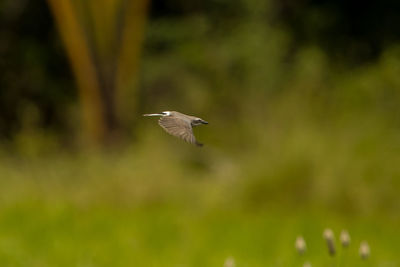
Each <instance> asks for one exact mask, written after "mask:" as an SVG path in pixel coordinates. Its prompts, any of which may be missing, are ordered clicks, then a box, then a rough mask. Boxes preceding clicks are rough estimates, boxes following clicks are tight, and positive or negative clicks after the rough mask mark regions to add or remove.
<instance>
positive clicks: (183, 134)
mask: <svg viewBox="0 0 400 267" xmlns="http://www.w3.org/2000/svg"><path fill="white" fill-rule="evenodd" d="M143 116H159V117H160V119H159V120H158V124H159V125H160V126H161V127H162V128H163V129H164V130H165V131H166V132H167V133H169V134H171V135H173V136H176V137H179V138H181V139H183V140H185V141H186V142H188V143H191V144H195V145H197V146H202V145H203V144H201V143H199V142H197V140H196V138H195V136H194V134H193V127H194V126H198V125H202V124H208V122H206V121H204V120H203V119H200V118H197V117H194V116H189V115H186V114H183V113H180V112H177V111H163V112H161V113H154V114H144V115H143Z"/></svg>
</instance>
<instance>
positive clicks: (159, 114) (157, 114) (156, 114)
mask: <svg viewBox="0 0 400 267" xmlns="http://www.w3.org/2000/svg"><path fill="white" fill-rule="evenodd" d="M163 115H164V114H161V113H153V114H143V116H146V117H152V116H163Z"/></svg>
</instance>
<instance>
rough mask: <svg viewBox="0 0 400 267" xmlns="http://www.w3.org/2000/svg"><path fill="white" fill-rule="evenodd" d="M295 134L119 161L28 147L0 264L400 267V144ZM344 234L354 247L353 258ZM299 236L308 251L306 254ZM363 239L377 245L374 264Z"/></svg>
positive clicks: (168, 143) (7, 201)
mask: <svg viewBox="0 0 400 267" xmlns="http://www.w3.org/2000/svg"><path fill="white" fill-rule="evenodd" d="M293 134H294V135H295V136H296V138H295V139H291V138H290V136H292V134H290V135H286V136H285V135H281V136H280V139H279V145H278V144H276V143H273V142H266V143H265V144H264V145H263V144H262V143H261V144H260V145H259V146H258V148H252V149H251V150H250V149H246V148H244V149H243V151H244V152H243V153H236V154H234V153H232V152H229V153H228V152H226V153H225V152H223V150H222V149H219V148H217V147H213V146H212V145H208V146H206V147H204V148H203V149H200V150H199V149H197V148H195V147H191V146H187V145H186V144H184V143H181V142H180V141H179V140H175V139H169V136H164V135H163V133H162V132H161V131H160V132H158V131H154V133H152V132H150V134H149V135H147V137H144V135H143V136H141V137H139V138H140V139H141V145H136V146H133V147H129V148H126V149H123V150H122V151H121V150H120V151H118V152H117V151H111V152H108V153H106V152H101V153H97V152H93V151H92V152H90V151H89V152H57V153H56V152H54V154H51V153H50V154H47V155H36V154H35V149H33V148H32V147H33V146H29V145H27V144H25V145H24V147H31V148H32V149H30V150H26V151H25V154H24V155H23V156H21V155H18V156H17V155H14V156H13V155H10V154H6V153H3V155H2V156H1V161H0V162H1V166H0V175H1V179H0V265H1V266H223V264H224V261H225V259H226V258H228V257H233V258H234V259H235V262H236V266H249V267H252V266H302V265H303V263H304V262H305V261H309V262H310V263H311V264H312V266H399V264H400V256H399V254H398V253H399V251H400V243H399V240H400V231H399V213H398V211H399V207H398V203H399V202H398V201H397V200H398V196H397V192H398V190H397V189H396V188H397V184H396V183H398V182H397V180H396V173H397V171H398V169H399V167H398V166H395V165H392V163H393V162H392V161H390V160H388V159H389V158H395V155H396V153H395V151H396V149H393V150H385V149H383V148H384V147H385V144H387V143H389V142H390V143H391V144H392V145H393V140H394V139H386V140H380V144H381V145H382V146H373V148H372V147H371V146H360V145H350V144H348V143H345V144H341V145H340V142H339V141H338V140H337V139H334V138H333V137H332V136H333V134H332V135H331V137H332V139H331V141H332V140H335V142H326V140H325V139H321V136H328V137H326V138H330V137H329V135H326V134H325V133H324V135H318V134H317V133H316V132H307V133H306V134H301V133H299V132H295V131H294V133H293ZM318 136H319V138H318ZM207 138H208V139H209V140H212V136H209V137H207V136H203V140H204V139H207ZM157 140H162V141H157ZM290 140H291V141H290ZM346 140H351V139H346ZM371 140H375V139H373V138H372V139H371ZM371 140H370V142H368V144H370V143H371ZM27 142H28V141H27ZM386 142H387V143H386ZM311 143H312V144H313V146H308V145H307V144H311ZM266 144H267V145H266ZM277 148H280V149H277ZM392 148H393V146H392ZM171 149H172V150H174V151H175V152H177V153H170V150H171ZM323 151H330V153H329V154H326V157H321V155H325V153H324V152H323ZM360 151H362V153H361V152H360ZM388 153H389V155H388ZM390 153H391V154H390ZM366 155H367V156H368V157H367V156H366ZM381 174H382V175H381ZM363 176H365V177H363ZM389 177H393V178H392V179H389ZM385 179H386V180H385ZM386 183H390V184H386ZM327 227H329V228H332V229H333V230H334V232H335V234H336V244H337V246H338V255H337V256H336V257H334V258H331V257H329V256H328V252H327V249H326V246H325V242H324V240H323V237H322V232H323V230H324V229H325V228H327ZM342 229H347V230H348V231H349V233H350V235H351V238H352V243H351V245H350V247H349V248H348V249H347V250H342V249H341V248H340V245H339V241H338V240H337V237H338V235H339V233H340V231H341V230H342ZM298 235H303V236H304V238H305V240H306V242H307V247H308V250H307V252H306V253H305V255H302V256H299V255H298V254H297V252H296V250H295V248H294V242H295V239H296V237H297V236H298ZM362 240H366V241H368V243H369V245H370V247H371V255H370V258H369V259H368V260H366V261H362V260H361V259H360V258H359V255H358V248H359V244H360V242H361V241H362Z"/></svg>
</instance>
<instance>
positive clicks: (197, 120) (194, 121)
mask: <svg viewBox="0 0 400 267" xmlns="http://www.w3.org/2000/svg"><path fill="white" fill-rule="evenodd" d="M202 124H208V122H206V121H205V120H203V119H200V118H194V119H193V120H192V125H193V126H197V125H202Z"/></svg>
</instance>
